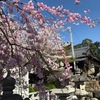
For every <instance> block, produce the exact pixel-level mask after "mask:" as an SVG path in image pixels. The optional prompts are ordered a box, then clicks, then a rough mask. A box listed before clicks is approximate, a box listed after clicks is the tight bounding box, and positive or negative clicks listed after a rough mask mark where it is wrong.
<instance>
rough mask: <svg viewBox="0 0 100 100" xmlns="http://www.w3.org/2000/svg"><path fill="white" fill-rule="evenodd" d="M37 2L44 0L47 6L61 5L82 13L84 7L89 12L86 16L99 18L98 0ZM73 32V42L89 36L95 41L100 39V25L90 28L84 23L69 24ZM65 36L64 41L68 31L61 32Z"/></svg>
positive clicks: (99, 6)
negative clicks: (76, 3) (76, 2)
mask: <svg viewBox="0 0 100 100" xmlns="http://www.w3.org/2000/svg"><path fill="white" fill-rule="evenodd" d="M37 1H38V2H44V3H46V4H47V5H48V6H56V7H57V6H58V5H63V7H64V8H66V9H70V10H71V11H73V12H74V11H75V12H79V13H80V14H82V15H83V14H84V13H83V11H84V9H85V10H87V9H89V10H90V11H91V12H90V13H89V14H87V16H89V17H91V19H93V20H95V19H97V18H100V10H99V9H100V0H81V3H82V4H79V5H74V1H75V0H37ZM71 27H72V33H73V42H74V44H78V43H81V42H82V40H83V39H85V38H89V39H91V40H93V42H95V41H100V25H96V26H95V28H90V27H89V26H87V25H85V24H80V25H79V26H75V25H71ZM62 36H65V38H64V41H70V37H69V32H68V31H66V32H64V33H62Z"/></svg>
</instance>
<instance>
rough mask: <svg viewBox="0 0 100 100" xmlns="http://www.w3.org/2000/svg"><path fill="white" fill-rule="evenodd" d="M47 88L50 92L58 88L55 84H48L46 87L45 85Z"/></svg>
mask: <svg viewBox="0 0 100 100" xmlns="http://www.w3.org/2000/svg"><path fill="white" fill-rule="evenodd" d="M45 88H46V90H50V89H54V88H56V87H55V85H54V84H51V83H50V84H46V85H45Z"/></svg>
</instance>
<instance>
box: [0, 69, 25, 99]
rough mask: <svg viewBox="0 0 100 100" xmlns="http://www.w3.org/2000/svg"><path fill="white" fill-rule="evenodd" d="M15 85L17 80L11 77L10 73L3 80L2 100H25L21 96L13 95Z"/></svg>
mask: <svg viewBox="0 0 100 100" xmlns="http://www.w3.org/2000/svg"><path fill="white" fill-rule="evenodd" d="M15 83H16V82H15V79H14V78H12V77H11V76H10V71H8V74H7V77H5V78H4V79H2V91H3V95H2V96H1V97H0V100H23V98H22V97H21V96H20V95H18V94H13V89H14V88H15Z"/></svg>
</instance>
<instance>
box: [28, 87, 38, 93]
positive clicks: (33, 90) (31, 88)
mask: <svg viewBox="0 0 100 100" xmlns="http://www.w3.org/2000/svg"><path fill="white" fill-rule="evenodd" d="M36 91H37V90H36V89H34V88H33V87H31V86H29V92H30V93H31V92H36Z"/></svg>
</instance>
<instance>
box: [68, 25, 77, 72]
mask: <svg viewBox="0 0 100 100" xmlns="http://www.w3.org/2000/svg"><path fill="white" fill-rule="evenodd" d="M68 29H69V33H70V41H71V50H72V57H73V59H74V62H73V64H74V70H75V69H76V62H75V52H74V46H73V38H72V29H71V27H69V28H68Z"/></svg>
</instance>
